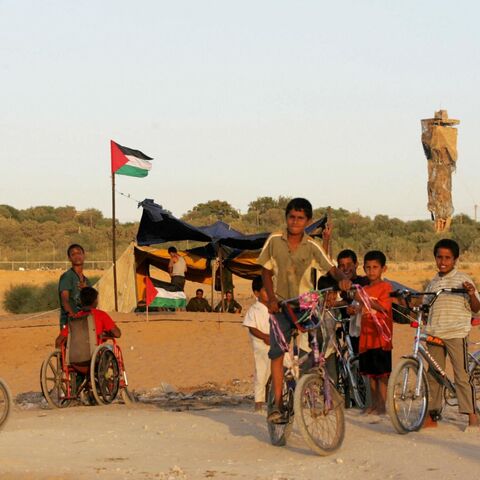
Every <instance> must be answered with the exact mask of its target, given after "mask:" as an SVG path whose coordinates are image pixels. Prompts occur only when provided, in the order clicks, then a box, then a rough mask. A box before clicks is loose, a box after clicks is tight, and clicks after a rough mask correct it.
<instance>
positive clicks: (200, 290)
mask: <svg viewBox="0 0 480 480" xmlns="http://www.w3.org/2000/svg"><path fill="white" fill-rule="evenodd" d="M198 292H202V293H203V288H197V289H196V290H195V295H196V294H197V293H198Z"/></svg>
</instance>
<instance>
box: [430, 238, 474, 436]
mask: <svg viewBox="0 0 480 480" xmlns="http://www.w3.org/2000/svg"><path fill="white" fill-rule="evenodd" d="M433 255H434V257H435V262H436V264H437V268H438V274H437V275H436V276H435V277H434V278H433V279H432V281H431V282H430V283H429V284H428V286H427V289H426V291H427V292H437V291H438V290H440V289H441V288H445V287H450V288H464V289H465V290H466V291H467V293H466V294H465V295H463V296H461V295H441V296H440V297H439V298H438V300H437V301H436V302H435V304H434V305H433V307H432V308H431V310H430V313H429V316H428V322H427V327H426V330H425V332H426V333H427V334H429V335H432V336H434V337H437V338H440V339H441V340H442V341H443V344H444V345H429V347H428V349H429V351H430V353H431V355H432V357H433V358H434V359H435V360H436V361H437V362H438V363H439V365H440V366H441V367H442V369H444V368H445V360H446V355H448V356H449V358H450V362H451V364H452V367H453V373H454V378H455V387H456V390H457V397H458V409H459V411H460V413H464V414H466V415H468V427H467V428H469V427H478V425H479V421H478V417H477V415H476V413H475V390H474V388H473V385H472V384H471V383H470V376H469V372H468V334H469V333H470V330H471V318H472V312H474V313H476V312H478V311H480V297H479V295H478V292H477V288H476V287H475V285H474V283H473V282H472V280H471V278H470V277H469V276H468V275H466V274H465V273H462V272H459V271H458V270H457V269H456V263H457V260H458V257H459V256H460V247H459V246H458V243H457V242H455V241H454V240H451V239H448V238H444V239H442V240H440V241H438V242H437V243H436V245H435V247H434V249H433ZM428 384H429V387H430V401H429V414H430V415H429V416H428V417H427V419H426V421H425V423H424V425H423V426H424V427H436V426H437V421H438V420H440V418H441V416H440V411H441V409H442V388H441V386H440V385H439V383H438V382H437V381H436V380H435V379H434V378H433V376H431V375H429V376H428Z"/></svg>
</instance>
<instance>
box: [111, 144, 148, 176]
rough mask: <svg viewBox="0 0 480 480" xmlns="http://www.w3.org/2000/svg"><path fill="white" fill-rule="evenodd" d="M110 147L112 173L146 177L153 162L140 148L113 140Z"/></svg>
mask: <svg viewBox="0 0 480 480" xmlns="http://www.w3.org/2000/svg"><path fill="white" fill-rule="evenodd" d="M110 149H111V152H112V174H113V173H116V174H117V175H128V176H129V177H146V176H147V175H148V172H149V170H151V168H152V164H151V163H150V161H149V160H153V158H150V157H147V155H145V154H144V153H142V152H141V151H140V150H134V149H133V148H128V147H123V146H122V145H119V144H118V143H115V142H114V141H113V140H110Z"/></svg>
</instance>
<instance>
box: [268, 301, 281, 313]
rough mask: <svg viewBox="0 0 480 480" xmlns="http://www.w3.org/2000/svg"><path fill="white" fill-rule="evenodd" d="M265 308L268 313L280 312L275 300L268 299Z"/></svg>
mask: <svg viewBox="0 0 480 480" xmlns="http://www.w3.org/2000/svg"><path fill="white" fill-rule="evenodd" d="M267 308H268V311H269V313H278V312H279V311H280V307H279V306H278V300H277V299H276V298H269V299H268V302H267Z"/></svg>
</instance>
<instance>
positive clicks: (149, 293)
mask: <svg viewBox="0 0 480 480" xmlns="http://www.w3.org/2000/svg"><path fill="white" fill-rule="evenodd" d="M145 287H146V292H145V303H146V305H147V307H148V306H149V305H150V304H151V303H152V302H153V301H154V300H155V297H156V296H157V289H156V288H155V286H154V285H153V283H152V281H151V280H150V277H145Z"/></svg>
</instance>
